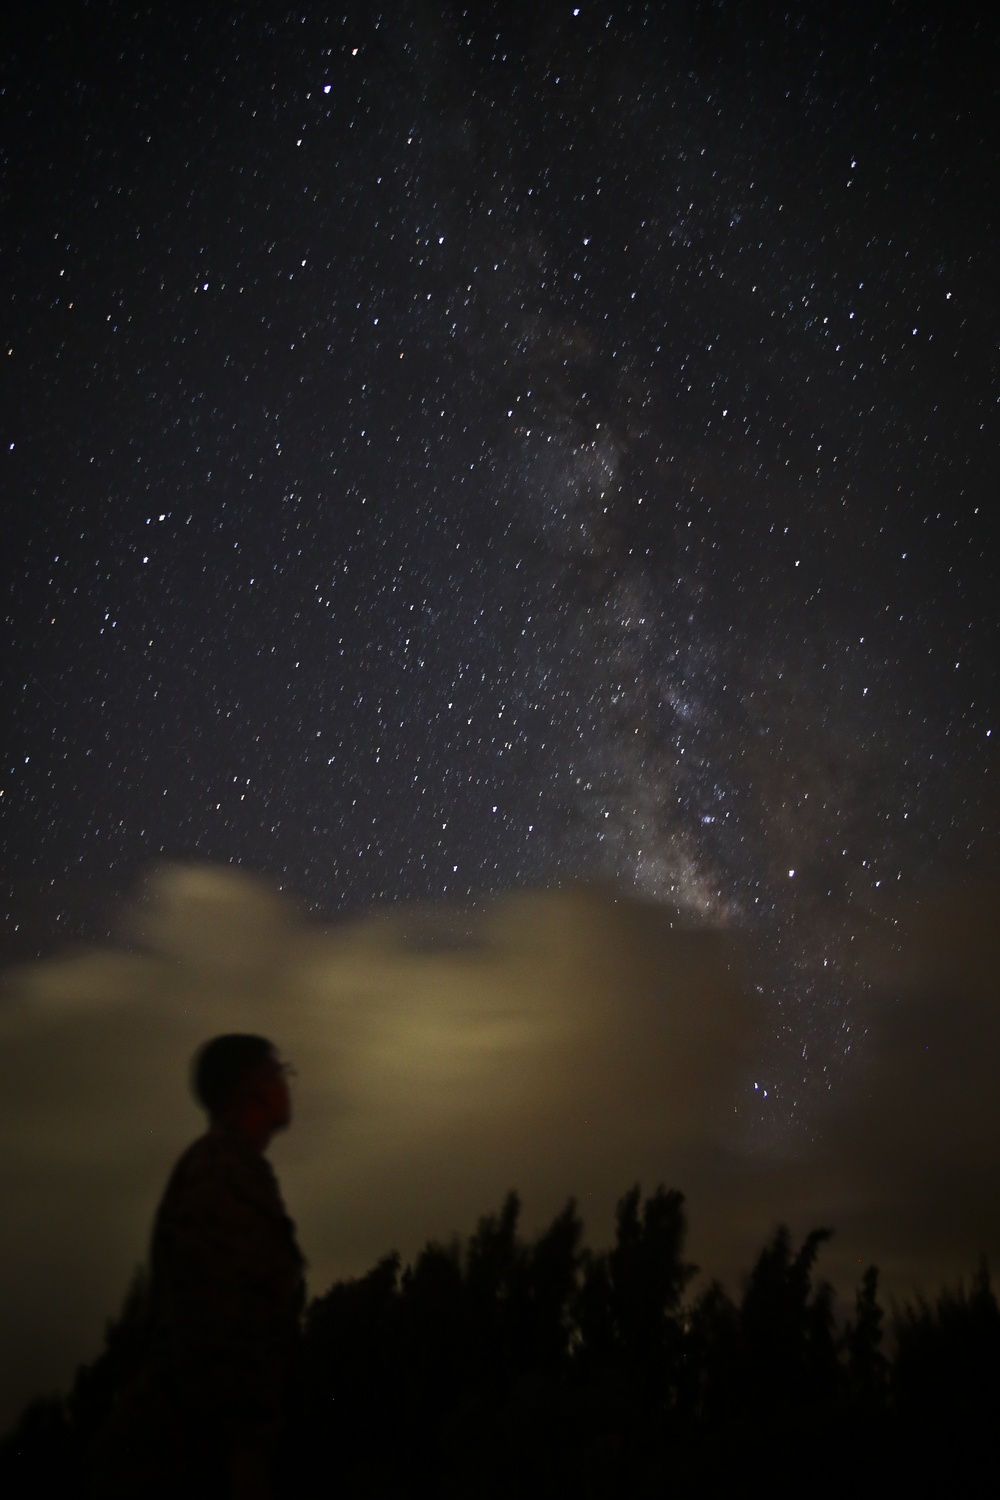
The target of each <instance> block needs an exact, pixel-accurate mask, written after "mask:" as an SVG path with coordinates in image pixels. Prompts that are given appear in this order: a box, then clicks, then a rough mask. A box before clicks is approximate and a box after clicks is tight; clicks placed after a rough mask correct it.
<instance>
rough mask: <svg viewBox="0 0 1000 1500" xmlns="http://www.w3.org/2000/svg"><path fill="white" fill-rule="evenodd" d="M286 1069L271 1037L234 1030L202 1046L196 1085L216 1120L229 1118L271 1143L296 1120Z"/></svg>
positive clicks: (193, 1081) (196, 1064) (193, 1073)
mask: <svg viewBox="0 0 1000 1500" xmlns="http://www.w3.org/2000/svg"><path fill="white" fill-rule="evenodd" d="M286 1071H287V1070H286V1068H285V1066H284V1064H283V1063H282V1062H281V1060H280V1058H279V1057H278V1052H277V1048H276V1047H275V1046H274V1044H273V1042H269V1041H268V1040H267V1038H266V1037H262V1036H249V1035H246V1034H244V1033H241V1032H230V1033H228V1034H227V1035H225V1036H216V1037H213V1038H212V1040H211V1041H210V1042H206V1043H205V1045H204V1046H203V1047H201V1048H199V1050H198V1052H197V1053H196V1054H195V1058H194V1064H193V1066H192V1070H191V1084H192V1088H193V1090H194V1094H195V1097H196V1099H197V1100H198V1101H199V1103H200V1104H202V1105H204V1107H205V1109H207V1110H208V1113H209V1115H210V1117H211V1118H212V1119H213V1120H229V1121H231V1122H232V1123H233V1124H235V1125H237V1126H238V1127H239V1128H240V1129H242V1130H244V1132H245V1133H246V1134H248V1135H251V1136H252V1137H254V1138H255V1139H259V1141H260V1142H262V1143H263V1144H266V1143H267V1141H268V1140H269V1139H270V1137H271V1136H272V1135H273V1134H274V1132H275V1131H276V1130H283V1129H284V1128H285V1126H286V1125H288V1123H289V1121H290V1120H291V1099H290V1096H289V1092H288V1083H287V1081H286Z"/></svg>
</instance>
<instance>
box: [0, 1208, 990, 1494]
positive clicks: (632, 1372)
mask: <svg viewBox="0 0 1000 1500" xmlns="http://www.w3.org/2000/svg"><path fill="white" fill-rule="evenodd" d="M519 1209H520V1204H519V1201H518V1198H517V1196H516V1195H515V1194H511V1195H510V1196H509V1197H508V1198H507V1200H506V1202H505V1203H504V1204H503V1206H502V1208H501V1210H500V1212H499V1213H498V1214H494V1215H490V1216H488V1217H485V1218H483V1219H482V1220H481V1221H480V1223H479V1225H478V1227H477V1229H476V1231H475V1233H474V1234H473V1235H472V1236H471V1238H470V1239H469V1240H468V1241H467V1242H466V1243H465V1244H462V1243H460V1242H459V1241H458V1240H455V1241H453V1242H452V1243H450V1244H433V1243H432V1244H429V1245H428V1246H427V1247H426V1248H425V1249H424V1250H423V1251H422V1252H421V1253H420V1254H419V1255H418V1256H417V1258H416V1260H415V1261H414V1262H413V1264H412V1265H410V1266H407V1267H406V1268H405V1270H404V1269H403V1268H402V1267H401V1263H400V1259H399V1257H398V1256H397V1255H389V1256H386V1257H385V1258H384V1259H383V1260H381V1261H379V1262H378V1264H377V1265H376V1266H374V1267H373V1268H372V1270H371V1271H369V1272H368V1274H367V1275H365V1276H362V1277H360V1278H358V1279H354V1280H348V1281H342V1282H338V1283H337V1284H336V1285H334V1286H333V1287H331V1288H330V1290H329V1291H328V1292H326V1293H325V1294H324V1295H322V1296H320V1297H317V1298H316V1299H315V1300H314V1301H313V1302H312V1303H311V1305H310V1307H309V1309H308V1313H307V1316H306V1323H305V1330H304V1335H303V1340H302V1348H301V1357H300V1359H299V1363H298V1367H297V1369H296V1371H295V1377H294V1383H293V1389H292V1391H291V1398H290V1402H289V1420H288V1424H287V1430H286V1433H285V1437H284V1446H283V1451H282V1454H281V1460H280V1463H279V1465H278V1476H279V1485H278V1493H279V1494H280V1495H282V1496H287V1497H289V1500H314V1497H315V1500H319V1497H321V1496H322V1497H326V1496H333V1495H337V1496H344V1497H355V1496H356V1497H366V1500H375V1497H381V1496H390V1495H391V1496H394V1497H398V1496H406V1495H417V1494H426V1493H431V1492H433V1493H435V1494H436V1495H439V1496H442V1497H455V1500H458V1497H462V1500H472V1497H484V1500H486V1497H489V1500H492V1497H500V1496H504V1497H507V1496H510V1495H515V1494H516V1495H518V1496H539V1497H541V1496H546V1497H551V1496H562V1495H566V1496H574V1497H576V1496H580V1497H589V1496H594V1497H596V1496H598V1495H600V1496H602V1497H606V1496H607V1495H608V1494H609V1493H610V1494H612V1495H628V1496H646V1495H650V1496H652V1495H658V1496H659V1495H664V1494H670V1495H674V1496H695V1495H698V1496H705V1495H715V1494H719V1495H721V1494H724V1493H729V1492H730V1491H731V1490H733V1489H735V1488H739V1489H741V1490H747V1489H750V1490H751V1491H755V1490H767V1491H768V1492H769V1493H770V1494H785V1493H788V1494H790V1493H792V1492H793V1491H794V1492H796V1493H797V1492H799V1491H802V1492H804V1493H806V1494H808V1495H810V1496H816V1495H830V1496H833V1495H848V1494H849V1495H852V1496H856V1495H864V1494H875V1493H879V1494H884V1493H885V1492H887V1491H888V1492H889V1493H900V1492H902V1491H903V1490H904V1489H906V1490H908V1491H910V1492H912V1493H916V1494H921V1493H930V1492H934V1493H942V1494H949V1493H952V1494H954V1493H966V1492H968V1493H972V1492H973V1488H978V1487H979V1486H980V1485H981V1484H982V1482H983V1479H984V1477H985V1476H990V1475H995V1474H996V1473H997V1456H998V1455H997V1447H998V1435H1000V1311H998V1307H997V1301H996V1298H995V1296H994V1293H993V1290H992V1288H991V1285H990V1279H989V1274H988V1272H987V1269H986V1267H985V1264H984V1265H983V1266H981V1268H980V1269H979V1271H978V1272H977V1273H976V1275H975V1276H974V1277H973V1279H972V1281H971V1284H970V1285H969V1286H968V1287H964V1288H959V1289H958V1290H953V1291H948V1290H945V1291H942V1292H941V1293H940V1294H939V1295H938V1297H937V1298H936V1299H935V1300H934V1301H931V1302H928V1301H925V1300H922V1299H918V1300H917V1301H915V1302H914V1303H911V1304H909V1305H907V1306H905V1307H904V1308H902V1309H901V1310H898V1311H897V1312H896V1313H895V1314H894V1316H893V1318H892V1319H891V1321H890V1324H889V1327H888V1329H887V1328H886V1319H885V1317H884V1314H883V1310H882V1308H881V1307H880V1305H879V1300H878V1272H877V1270H876V1269H875V1267H870V1268H869V1269H868V1270H867V1271H865V1273H864V1275H863V1277H862V1279H861V1282H860V1285H859V1287H858V1289H857V1294H856V1299H855V1305H854V1308H853V1311H852V1312H851V1314H850V1315H849V1317H848V1318H847V1319H846V1321H844V1322H843V1323H841V1324H838V1321H837V1318H836V1316H835V1305H834V1295H833V1292H832V1290H831V1288H830V1287H829V1285H827V1284H826V1283H825V1282H823V1281H821V1280H817V1279H816V1276H815V1268H816V1260H817V1256H818V1254H819V1252H820V1249H821V1247H822V1245H823V1243H824V1242H825V1241H826V1240H827V1239H828V1238H829V1233H830V1232H829V1231H828V1230H825V1229H818V1230H815V1231H813V1233H811V1234H809V1235H807V1237H806V1238H805V1240H804V1241H803V1242H802V1244H801V1245H798V1246H796V1245H795V1244H793V1242H792V1239H791V1237H790V1235H789V1233H788V1231H787V1229H785V1228H779V1229H778V1230H777V1231H776V1232H775V1234H774V1235H773V1237H772V1238H771V1239H770V1240H769V1241H768V1243H767V1244H766V1245H765V1246H764V1248H763V1249H762V1251H761V1252H760V1255H759V1256H758V1257H757V1260H756V1263H755V1264H754V1266H753V1268H752V1269H751V1271H750V1272H749V1274H748V1275H747V1277H746V1278H745V1281H744V1284H743V1287H742V1291H741V1293H740V1295H739V1296H738V1297H735V1298H734V1297H733V1296H732V1295H730V1293H729V1292H727V1291H726V1290H725V1289H724V1288H723V1287H722V1286H721V1285H720V1284H719V1283H718V1282H713V1283H711V1284H709V1285H708V1286H706V1287H704V1288H703V1289H701V1290H700V1291H697V1292H696V1293H695V1292H693V1291H692V1288H691V1283H692V1281H693V1279H694V1276H695V1274H696V1268H695V1267H694V1266H692V1265H691V1264H689V1263H688V1262H687V1261H686V1260H685V1259H684V1254H683V1252H684V1240H685V1230H686V1221H685V1214H684V1199H683V1196H682V1195H681V1194H680V1193H678V1192H671V1191H666V1190H665V1189H664V1188H662V1187H661V1188H658V1189H657V1191H656V1192H655V1193H653V1194H652V1196H651V1197H647V1198H646V1199H645V1200H643V1198H642V1195H641V1193H640V1190H639V1188H638V1187H634V1188H632V1189H631V1191H630V1192H628V1193H626V1195H625V1196H624V1197H623V1198H622V1200H621V1202H620V1203H619V1205H618V1210H617V1227H616V1234H615V1240H614V1243H613V1245H612V1246H611V1248H610V1249H609V1250H606V1251H594V1250H591V1249H587V1248H585V1247H584V1246H583V1244H582V1235H583V1225H582V1223H581V1220H580V1218H579V1216H578V1214H577V1211H576V1207H575V1204H574V1203H573V1202H572V1201H571V1202H570V1203H568V1204H567V1206H566V1208H565V1209H564V1210H563V1211H562V1213H560V1214H559V1215H558V1217H557V1218H556V1219H555V1220H554V1221H553V1223H552V1224H551V1226H550V1227H549V1228H548V1229H547V1230H546V1231H545V1232H544V1233H543V1234H541V1235H540V1236H539V1237H538V1238H536V1239H534V1240H531V1241H528V1240H525V1239H523V1238H522V1237H521V1236H520V1235H519V1233H518V1219H519ZM145 1330H146V1283H145V1281H144V1279H143V1276H142V1275H141V1274H137V1277H136V1279H135V1281H134V1283H133V1285H132V1287H131V1289H130V1291H129V1294H128V1296H127V1297H126V1299H125V1303H124V1306H123V1308H122V1311H121V1313H120V1315H119V1316H118V1318H116V1319H115V1320H114V1321H112V1322H111V1323H110V1324H109V1325H108V1329H107V1336H106V1340H105V1346H104V1349H103V1351H102V1352H101V1353H100V1354H99V1355H98V1357H97V1358H96V1359H95V1360H94V1361H93V1362H92V1363H91V1364H89V1365H86V1366H83V1367H82V1368H81V1369H80V1370H79V1371H78V1373H77V1376H76V1380H75V1382H74V1385H73V1389H72V1391H71V1393H70V1394H69V1396H68V1397H67V1398H65V1399H54V1398H53V1399H46V1400H37V1401H34V1402H32V1403H31V1404H30V1405H29V1407H28V1408H27V1410H26V1411H25V1413H24V1415H23V1416H22V1418H21V1421H20V1422H19V1424H18V1426H17V1427H16V1428H15V1429H14V1431H13V1432H12V1433H11V1434H10V1436H9V1437H8V1438H7V1440H6V1441H5V1443H4V1444H3V1448H2V1450H0V1490H2V1493H3V1494H4V1495H6V1496H11V1497H13V1496H24V1497H27V1496H35V1495H38V1496H46V1497H47V1496H50V1495H52V1494H57V1493H58V1494H61V1495H63V1496H73V1495H82V1494H85V1493H86V1455H87V1452H88V1449H89V1447H90V1445H91V1443H92V1441H93V1438H94V1435H95V1434H96V1433H97V1432H99V1431H100V1429H101V1427H102V1426H103V1424H104V1423H105V1421H106V1420H107V1417H108V1414H109V1412H110V1411H111V1408H112V1405H113V1403H114V1400H115V1397H116V1394H117V1393H118V1392H120V1391H122V1390H124V1389H127V1387H128V1385H129V1382H130V1381H131V1380H132V1379H134V1377H135V1373H136V1371H137V1370H138V1368H139V1366H140V1363H141V1360H142V1356H143V1348H144V1341H145V1336H146V1332H145ZM887 1332H888V1335H889V1336H888V1337H886V1336H885V1335H886V1333H887Z"/></svg>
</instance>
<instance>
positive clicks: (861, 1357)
mask: <svg viewBox="0 0 1000 1500" xmlns="http://www.w3.org/2000/svg"><path fill="white" fill-rule="evenodd" d="M883 1319H884V1314H883V1312H882V1309H881V1307H880V1306H879V1301H878V1267H877V1266H869V1267H868V1269H867V1270H866V1271H865V1273H864V1275H863V1276H862V1278H861V1285H860V1286H859V1287H858V1291H857V1296H856V1298H855V1303H854V1317H853V1318H852V1319H851V1320H850V1322H849V1323H848V1324H847V1328H846V1330H845V1333H844V1345H845V1349H846V1352H847V1372H846V1373H847V1381H848V1389H849V1392H850V1395H851V1398H852V1399H853V1400H854V1401H859V1402H863V1403H872V1402H881V1401H882V1400H884V1398H885V1396H886V1392H887V1390H888V1377H889V1361H888V1360H887V1359H886V1357H885V1355H884V1354H883V1353H882V1339H883V1329H882V1323H883Z"/></svg>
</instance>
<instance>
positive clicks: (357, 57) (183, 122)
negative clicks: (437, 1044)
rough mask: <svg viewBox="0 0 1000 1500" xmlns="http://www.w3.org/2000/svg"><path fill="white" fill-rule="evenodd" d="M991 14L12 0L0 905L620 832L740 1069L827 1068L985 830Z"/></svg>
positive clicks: (460, 863) (473, 882)
mask: <svg viewBox="0 0 1000 1500" xmlns="http://www.w3.org/2000/svg"><path fill="white" fill-rule="evenodd" d="M998 33H1000V27H998V24H997V22H996V21H995V19H991V18H988V16H987V13H986V11H985V10H983V11H982V12H981V13H980V14H979V16H978V18H973V17H971V16H967V15H965V14H964V12H963V10H962V7H948V8H943V7H941V6H939V5H937V4H921V3H914V4H907V5H906V6H900V5H893V4H885V3H874V4H872V5H870V6H865V7H855V6H848V5H845V4H840V3H832V0H831V3H822V0H820V3H810V4H805V3H802V4H785V5H779V4H773V3H769V0H754V3H738V0H737V3H734V0H689V3H685V4H680V3H678V4H662V5H660V4H638V3H621V4H615V3H613V0H606V3H603V4H593V3H587V0H584V3H581V4H580V5H573V4H565V5H564V4H551V5H549V4H545V5H539V4H537V3H535V4H532V5H527V4H521V3H516V0H506V3H502V4H493V3H488V0H487V3H477V4H476V5H475V6H471V5H470V6H462V5H459V4H454V5H452V4H446V3H443V0H422V3H421V0H412V3H409V0H402V3H399V4H387V5H385V6H384V7H379V6H377V5H373V4H370V3H364V4H360V3H359V4H356V5H354V6H346V7H341V8H338V9H329V10H327V9H324V8H323V7H321V6H312V5H311V6H308V7H306V6H301V7H299V8H298V9H295V8H289V7H288V6H287V5H278V4H274V3H265V0H259V3H249V0H248V3H245V4H242V5H238V6H234V5H226V4H220V5H213V6H210V7H203V6H191V5H186V4H184V3H177V4H173V5H170V6H149V5H144V4H138V5H137V4H130V5H125V4H121V3H114V0H108V3H104V4H89V5H88V4H80V5H78V6H68V5H55V6H45V5H40V6H38V7H33V8H32V11H31V19H30V20H27V21H25V22H23V23H21V28H20V29H19V30H17V29H15V31H14V32H13V33H12V35H11V37H10V39H9V40H8V42H7V44H6V45H5V48H4V61H3V64H2V68H3V82H2V96H0V106H2V111H3V116H4V122H5V123H4V127H3V140H4V144H3V146H2V148H0V169H2V180H3V188H2V191H3V212H2V242H3V243H2V261H0V265H2V282H3V287H4V291H5V301H6V303H7V319H6V336H5V347H4V349H3V351H2V352H3V356H4V377H5V384H4V391H3V397H2V402H0V427H2V431H0V465H2V467H0V484H2V494H3V513H4V545H3V548H2V558H3V562H2V567H3V588H4V600H5V602H4V619H5V639H6V644H5V648H4V651H3V653H2V656H0V674H2V688H3V701H4V703H5V705H6V713H5V720H6V732H5V735H4V738H3V744H2V751H3V764H2V776H0V782H2V796H0V829H2V834H0V837H2V847H3V850H4V870H3V873H4V877H5V879H4V886H5V889H4V898H5V899H4V903H3V906H4V912H3V915H4V929H5V931H4V935H3V947H2V954H3V956H5V957H7V958H25V957H28V958H30V957H34V956H37V955H40V954H42V953H47V952H51V951H52V950H53V949H54V948H57V947H58V945H59V943H60V942H62V943H65V942H67V941H78V940H79V939H81V938H93V937H94V936H106V935H107V933H108V932H109V931H110V925H111V923H112V920H113V919H112V916H111V915H110V913H111V912H112V911H113V908H114V900H115V898H116V897H117V896H119V895H120V894H121V893H123V892H125V891H128V890H130V889H132V888H133V887H134V886H135V884H136V882H137V881H139V880H140V878H141V877H142V875H143V872H145V871H147V870H148V869H149V868H150V867H151V866H152V865H154V864H156V863H157V862H158V861H160V860H170V861H181V862H187V863H195V864H202V863H204V864H223V865H225V864H229V865H235V866H239V867H240V868H241V869H243V870H245V871H247V872H256V873H259V874H262V875H266V876H269V877H270V878H271V880H272V881H274V882H277V883H278V884H279V885H280V886H281V887H282V888H283V889H285V890H286V891H288V892H291V893H294V895H295V897H296V898H297V900H298V901H299V902H300V903H301V905H302V907H303V908H304V909H305V910H306V911H307V912H309V913H311V914H313V915H314V916H315V917H316V918H317V919H321V920H323V921H327V922H328V921H331V920H334V919H339V918H346V917H352V916H356V915H358V914H359V913H362V912H364V911H365V910H366V909H367V908H369V907H370V906H371V905H372V904H373V903H376V904H397V903H405V902H427V901H433V902H440V901H444V902H449V903H458V904H459V905H463V904H473V905H475V904H477V903H480V904H481V903H482V902H484V901H485V900H486V899H487V898H488V897H491V896H493V895H496V894H498V893H503V892H508V891H512V890H516V889H520V888H533V887H534V888H537V887H547V886H553V885H557V884H561V883H565V882H567V881H572V880H584V881H588V882H605V883H606V882H610V883H613V884H614V886H616V887H617V888H618V889H620V890H622V891H624V892H627V893H630V894H634V895H636V896H639V897H642V898H644V899H647V900H650V901H654V902H660V903H663V904H665V905H666V906H668V907H674V908H676V909H677V910H678V911H679V913H680V914H681V916H682V917H683V918H684V919H685V920H689V921H702V922H709V923H711V924H715V925H719V926H723V927H725V928H727V929H728V928H732V929H734V930H738V931H739V932H741V933H743V934H745V935H746V938H747V941H748V944H749V948H750V950H751V953H752V954H753V955H755V956H754V957H752V959H751V962H752V965H753V966H754V968H753V972H754V981H755V985H756V987H757V989H758V991H759V994H760V997H761V1003H762V1004H763V1006H764V1007H765V1010H766V1013H767V1015H768V1016H769V1018H770V1019H769V1022H768V1026H767V1034H768V1037H769V1038H770V1040H769V1041H768V1043H767V1045H766V1046H765V1048H764V1056H763V1058H762V1060H761V1063H760V1066H759V1069H758V1071H759V1082H760V1089H759V1093H760V1095H761V1098H760V1099H759V1100H756V1101H754V1104H753V1105H752V1106H751V1107H748V1109H749V1111H750V1113H753V1111H756V1116H755V1118H759V1119H760V1120H764V1121H765V1123H766V1122H767V1121H768V1120H770V1121H771V1122H772V1123H775V1122H776V1123H778V1124H779V1125H787V1124H788V1123H789V1122H790V1121H794V1120H796V1119H797V1118H799V1117H800V1116H801V1115H802V1113H803V1111H806V1110H807V1109H808V1106H809V1103H810V1101H814V1100H815V1099H817V1098H819V1097H822V1096H823V1094H824V1093H825V1092H826V1091H828V1090H829V1089H830V1088H831V1087H833V1086H834V1084H835V1080H836V1077H837V1073H838V1069H839V1068H841V1067H842V1066H843V1063H844V1060H845V1059H846V1058H847V1057H848V1056H849V1055H850V1053H851V1050H852V1048H856V1047H857V1045H858V1044H859V1042H860V1041H862V1040H863V1036H864V1024H863V991H864V981H863V980H862V979H861V978H860V977H859V975H858V973H857V972H856V966H855V964H854V962H853V958H852V947H853V941H854V936H855V934H856V932H857V931H858V928H859V924H860V925H863V924H864V923H865V922H870V921H881V920H884V919H886V914H887V913H889V912H891V910H892V903H894V902H897V901H899V900H903V899H909V898H911V897H913V896H915V895H919V894H920V893H921V892H922V891H926V890H929V889H933V890H938V889H947V888H949V887H952V886H954V885H956V884H958V883H960V882H962V881H965V880H970V879H976V880H978V879H982V878H988V877H990V876H992V875H995V873H996V869H997V856H996V849H997V835H998V826H997V824H998V817H997V813H998V799H997V794H996V777H995V761H996V750H997V734H996V733H995V732H994V731H995V730H996V729H997V718H996V707H997V669H996V663H997V661H998V660H1000V653H998V645H1000V643H998V640H997V634H998V632H997V609H996V595H995V586H994V572H995V569H994V556H995V552H994V547H995V543H994V537H995V523H994V520H993V507H994V504H995V487H994V485H993V483H992V482H991V481H992V474H993V466H994V463H995V454H996V449H997V438H998V428H1000V421H998V408H997V400H998V389H997V373H998V372H997V291H996V266H997V263H998V257H1000V243H998V238H1000V237H998V223H997V219H998V215H997V207H996V204H997V201H998V195H997V191H996V189H997V155H998V142H997V134H996V130H995V120H996V118H997V113H998V108H997V106H998V99H997V93H998V83H997V80H998V78H1000V67H998V62H1000V59H998V57H997V52H998V45H997V43H998ZM765 1087H766V1088H767V1094H768V1100H767V1103H766V1104H765V1103H764V1100H763V1094H764V1089H765ZM484 1206H485V1205H484Z"/></svg>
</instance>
